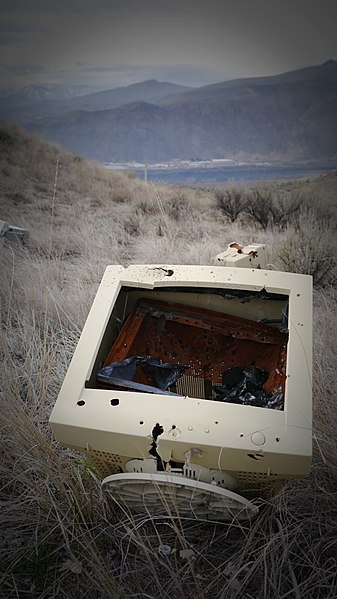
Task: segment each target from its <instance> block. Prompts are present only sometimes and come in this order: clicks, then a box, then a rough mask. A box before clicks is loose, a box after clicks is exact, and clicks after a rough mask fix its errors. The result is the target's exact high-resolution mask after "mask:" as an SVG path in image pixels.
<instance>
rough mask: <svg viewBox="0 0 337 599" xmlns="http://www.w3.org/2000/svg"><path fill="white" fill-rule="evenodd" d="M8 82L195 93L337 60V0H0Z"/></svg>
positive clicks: (1, 79) (3, 72)
mask: <svg viewBox="0 0 337 599" xmlns="http://www.w3.org/2000/svg"><path fill="white" fill-rule="evenodd" d="M0 6H1V23H0V84H1V85H3V84H4V85H16V84H20V85H22V84H24V85H26V84H31V83H63V82H67V83H76V84H85V85H95V86H99V87H101V88H106V89H109V88H113V87H117V86H124V85H129V84H131V83H136V82H138V81H144V80H145V79H152V78H155V79H158V80H160V81H172V82H176V83H182V84H187V85H192V86H199V85H204V84H208V83H212V82H220V81H224V80H226V79H234V78H238V77H250V76H261V75H273V74H276V73H281V72H285V71H288V70H292V69H297V68H301V67H305V66H311V65H315V64H321V63H323V62H325V61H326V60H328V59H331V58H332V59H334V60H337V34H336V22H337V1H336V0H317V1H316V0H315V1H313V0H222V1H219V0H203V1H202V2H200V1H199V0H195V1H192V0H52V1H51V0H0Z"/></svg>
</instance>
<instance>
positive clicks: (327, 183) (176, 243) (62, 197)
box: [0, 124, 337, 599]
mask: <svg viewBox="0 0 337 599" xmlns="http://www.w3.org/2000/svg"><path fill="white" fill-rule="evenodd" d="M0 152H1V153H0V170H1V192H0V193H1V195H0V208H1V210H0V218H1V219H3V220H7V221H9V222H10V223H11V224H15V225H18V226H22V227H26V228H28V229H29V231H30V240H29V243H28V244H27V245H26V246H24V247H19V246H16V245H15V244H11V243H9V242H8V241H6V240H5V239H2V240H1V247H0V260H1V273H2V274H1V281H2V286H1V296H0V302H1V303H0V308H1V324H2V333H1V348H2V350H1V352H2V363H3V371H2V379H3V381H2V399H1V404H0V409H1V417H0V418H1V420H0V421H1V458H2V459H1V466H0V467H1V475H2V485H1V511H0V530H1V535H3V542H2V543H1V548H0V565H1V567H0V572H1V574H0V582H1V584H0V597H3V598H4V599H5V598H6V599H7V598H12V597H13V598H14V597H20V598H21V597H33V598H36V599H37V598H39V599H40V598H41V599H42V598H50V597H56V598H60V599H61V598H67V599H73V598H75V597H82V598H88V599H94V598H95V599H96V598H97V599H98V598H104V599H105V598H116V597H121V598H125V599H126V598H129V597H139V598H140V597H148V598H153V599H154V598H156V599H157V598H158V599H163V598H168V597H171V596H172V595H173V594H174V596H175V597H178V598H179V599H186V598H189V597H198V598H199V597H200V598H208V597H219V598H222V599H227V598H228V599H234V598H237V599H251V598H252V597H253V598H259V599H263V598H274V597H280V598H281V597H282V598H286V597H289V598H290V597H295V598H296V599H297V598H299V597H305V598H306V599H307V598H308V599H311V598H312V599H317V597H320V598H324V599H332V598H333V597H335V596H336V594H337V574H336V572H337V568H336V543H337V526H336V522H337V503H336V492H337V451H336V447H337V439H336V436H337V434H336V425H335V423H336V416H337V408H336V401H335V399H336V398H335V389H336V368H335V353H336V352H335V331H336V324H337V323H336V313H337V312H336V308H337V301H336V292H335V286H334V284H335V281H336V246H335V238H336V235H335V234H336V219H335V218H334V216H333V213H332V212H331V206H332V204H333V203H334V202H336V188H337V185H336V183H337V177H336V176H335V175H334V174H331V175H324V176H322V177H321V178H316V179H312V180H308V181H304V182H302V183H301V182H298V181H296V182H290V183H287V184H286V183H282V184H276V183H275V184H273V185H272V186H268V188H250V189H249V190H245V189H243V188H236V189H233V188H232V187H226V188H221V189H220V188H219V189H218V190H203V189H189V188H178V187H169V186H164V185H160V186H157V185H156V186H153V185H152V184H151V183H148V184H146V183H144V182H142V181H139V180H138V179H137V178H136V177H134V176H133V175H131V174H125V173H124V174H122V173H117V172H112V171H106V170H104V169H102V168H100V167H99V166H98V165H96V164H94V163H90V162H87V161H84V160H81V159H79V158H78V157H76V156H74V155H72V154H70V153H65V152H64V151H63V150H61V148H59V147H58V146H55V145H51V144H46V143H44V142H42V141H41V140H39V139H38V138H35V137H30V136H28V135H26V134H24V133H23V132H22V131H20V130H19V129H17V128H15V127H9V126H7V125H5V124H2V125H1V127H0ZM234 192H236V193H234ZM259 198H260V199H259ZM261 198H262V201H261ZM231 205H232V206H234V208H235V207H236V208H238V209H239V212H238V214H237V215H234V216H233V211H232V212H231V211H230V210H229V208H230V206H231ZM266 206H267V208H268V210H267V213H266V214H265V212H263V208H265V207H266ZM252 208H254V209H252ZM258 209H260V212H259V210H258ZM276 209H278V212H277V210H276ZM261 210H262V212H261ZM282 210H283V218H281V217H280V211H282ZM327 213H329V214H330V216H329V218H327V217H326V214H327ZM261 214H262V215H263V214H265V220H263V218H262V217H261ZM259 216H260V217H261V218H259ZM281 216H282V215H281ZM278 217H280V218H278ZM231 219H232V220H231ZM259 220H260V222H259ZM234 240H236V241H238V242H242V243H246V242H247V243H248V242H252V241H256V242H259V241H260V242H265V243H267V245H268V251H269V261H270V264H271V268H274V267H282V268H289V269H290V270H298V271H300V272H307V273H310V274H313V275H314V278H315V282H316V286H315V293H314V378H313V391H314V440H313V450H314V458H313V467H312V473H311V475H310V477H308V478H307V479H305V480H302V481H292V482H291V481H290V482H287V483H286V484H285V485H284V487H283V489H282V490H281V491H280V492H279V493H278V494H277V495H276V496H274V497H271V498H270V499H268V500H267V501H265V502H262V503H261V513H260V515H259V516H258V518H257V519H256V520H255V521H254V522H253V523H252V524H251V525H246V524H245V525H242V524H241V525H240V526H239V525H238V524H237V523H235V524H232V525H229V524H219V523H207V522H195V521H194V520H193V519H190V520H189V519H186V520H183V521H182V520H179V521H178V520H174V519H171V518H169V517H168V518H167V519H166V520H158V519H151V518H150V517H148V516H144V517H143V516H141V517H140V516H132V515H131V514H129V513H127V512H125V511H123V510H122V509H121V507H119V506H118V505H115V504H113V503H112V501H111V500H109V499H107V498H106V497H104V496H103V495H102V493H101V490H100V482H99V480H98V479H97V477H96V475H95V473H94V472H93V471H92V470H91V468H90V467H89V465H88V463H87V462H86V460H85V459H84V458H83V456H81V455H80V454H77V453H76V452H73V451H71V450H67V449H63V448H61V447H60V446H59V444H58V443H56V442H55V440H54V439H53V436H52V434H51V430H50V427H49V425H48V417H49V414H50V412H51V409H52V407H53V405H54V402H55V400H56V397H57V394H58V391H59V388H60V385H61V383H62V381H63V378H64V375H65V372H66V370H67V367H68V364H69V361H70V359H71V356H72V353H73V350H74V348H75V346H76V343H77V340H78V338H79V335H80V332H81V330H82V327H83V324H84V322H85V319H86V316H87V314H88V310H89V308H90V305H91V302H92V299H93V297H94V295H95V293H96V290H97V287H98V284H99V281H100V279H101V276H102V274H103V272H104V269H105V267H106V265H107V264H109V263H110V264H113V263H122V264H124V265H126V264H129V263H134V262H135V263H147V262H148V263H151V262H152V263H166V264H167V263H172V264H173V263H185V264H210V263H211V261H212V256H214V255H215V254H216V253H218V252H219V251H221V250H222V249H224V248H225V247H226V246H227V243H229V242H230V241H234ZM161 544H167V545H169V546H170V547H173V548H176V549H177V553H176V554H172V555H169V556H165V555H162V554H161V553H160V551H159V546H160V545H161ZM181 549H192V550H193V553H194V557H193V559H191V558H184V557H181V556H179V551H180V550H181Z"/></svg>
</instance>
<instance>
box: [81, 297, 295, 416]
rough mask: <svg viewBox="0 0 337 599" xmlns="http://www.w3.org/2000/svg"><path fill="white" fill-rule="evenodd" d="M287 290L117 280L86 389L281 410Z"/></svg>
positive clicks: (284, 378)
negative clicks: (154, 284)
mask: <svg viewBox="0 0 337 599" xmlns="http://www.w3.org/2000/svg"><path fill="white" fill-rule="evenodd" d="M288 299H289V298H288V296H285V295H280V294H276V293H269V292H267V291H266V290H265V289H262V290H261V291H245V290H235V289H233V290H231V289H225V290H224V289H221V288H215V289H214V288H211V289H210V288H195V287H194V288H193V287H192V288H191V287H186V288H183V287H172V288H170V287H163V288H160V287H159V288H158V287H156V288H155V289H152V290H150V289H142V288H139V287H138V288H134V287H122V288H121V290H120V293H119V295H118V297H117V300H116V303H115V305H114V308H113V311H112V314H111V317H110V319H109V322H108V326H107V328H106V331H105V333H104V335H103V339H102V343H101V345H100V348H99V351H98V354H97V357H96V360H95V365H94V368H93V370H92V373H91V376H90V379H89V380H88V381H87V382H86V387H87V388H88V387H89V388H103V389H115V390H117V389H118V390H123V391H130V392H132V391H138V392H145V393H156V394H159V395H161V394H163V395H172V394H174V395H178V396H184V397H185V396H189V397H194V398H200V399H205V400H210V401H217V402H227V403H235V404H239V405H248V406H255V407H261V408H267V409H275V410H283V409H284V395H285V384H286V383H285V381H286V372H285V369H286V358H287V343H288V322H287V319H288Z"/></svg>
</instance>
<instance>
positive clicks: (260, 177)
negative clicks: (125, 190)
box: [127, 163, 337, 186]
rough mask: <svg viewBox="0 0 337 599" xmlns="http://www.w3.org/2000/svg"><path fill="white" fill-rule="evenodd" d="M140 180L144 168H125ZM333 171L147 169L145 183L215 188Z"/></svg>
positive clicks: (304, 168) (278, 167)
mask: <svg viewBox="0 0 337 599" xmlns="http://www.w3.org/2000/svg"><path fill="white" fill-rule="evenodd" d="M127 170H129V171H133V172H135V173H136V174H137V175H138V176H139V177H140V178H141V179H144V178H145V174H144V168H133V167H132V166H130V167H128V169H127ZM334 170H337V163H336V164H329V165H326V164H325V165H296V164H294V165H291V164H289V165H228V166H227V165H226V166H221V167H211V168H209V167H208V168H205V167H204V168H202V167H201V168H199V167H197V166H193V167H192V168H191V167H189V168H179V167H175V168H170V167H167V168H159V169H156V168H151V167H150V166H148V167H147V180H148V181H157V182H159V181H161V182H163V183H171V184H176V185H192V186H200V185H201V186H202V185H219V184H221V183H226V182H228V181H233V183H234V182H237V183H238V182H254V181H268V180H269V181H270V180H278V179H283V180H287V179H297V178H303V177H310V176H313V175H318V174H320V173H326V172H329V171H334Z"/></svg>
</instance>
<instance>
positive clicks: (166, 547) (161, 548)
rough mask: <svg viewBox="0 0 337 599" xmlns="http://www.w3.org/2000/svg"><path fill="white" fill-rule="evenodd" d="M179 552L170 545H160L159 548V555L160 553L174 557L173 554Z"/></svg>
mask: <svg viewBox="0 0 337 599" xmlns="http://www.w3.org/2000/svg"><path fill="white" fill-rule="evenodd" d="M176 551H177V550H176V549H174V548H173V547H170V545H159V547H158V553H160V555H166V556H168V555H172V554H173V553H175V552H176Z"/></svg>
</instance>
